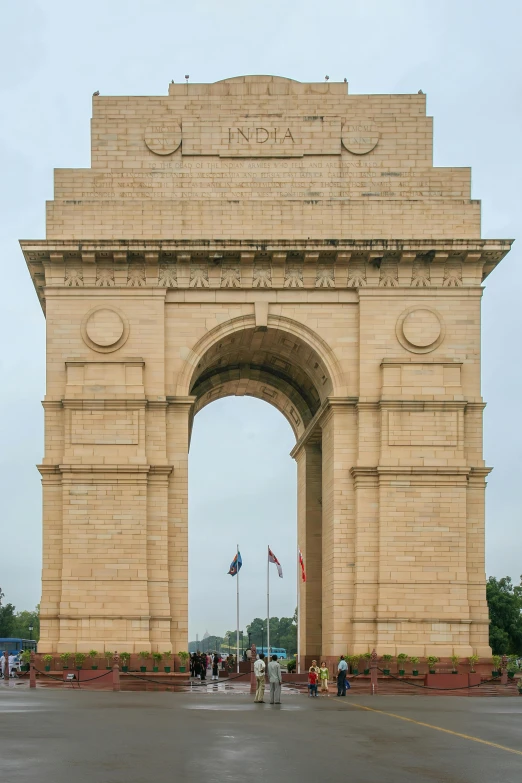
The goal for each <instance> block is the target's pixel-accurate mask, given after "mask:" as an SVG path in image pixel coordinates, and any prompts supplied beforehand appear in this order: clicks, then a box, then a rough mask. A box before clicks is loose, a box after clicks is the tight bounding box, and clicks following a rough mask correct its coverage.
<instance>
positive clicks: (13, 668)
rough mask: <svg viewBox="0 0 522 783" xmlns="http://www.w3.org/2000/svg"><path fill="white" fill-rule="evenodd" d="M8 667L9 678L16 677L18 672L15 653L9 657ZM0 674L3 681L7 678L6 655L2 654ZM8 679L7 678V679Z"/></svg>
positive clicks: (0, 656)
mask: <svg viewBox="0 0 522 783" xmlns="http://www.w3.org/2000/svg"><path fill="white" fill-rule="evenodd" d="M7 666H8V672H7V677H14V676H15V672H16V655H14V654H13V653H11V654H10V655H9V657H8V661H7ZM0 674H1V677H2V679H4V677H6V673H5V653H1V654H0ZM7 677H6V679H7Z"/></svg>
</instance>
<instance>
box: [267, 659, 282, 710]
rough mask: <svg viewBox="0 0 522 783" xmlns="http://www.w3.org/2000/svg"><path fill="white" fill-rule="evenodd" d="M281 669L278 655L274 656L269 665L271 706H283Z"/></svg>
mask: <svg viewBox="0 0 522 783" xmlns="http://www.w3.org/2000/svg"><path fill="white" fill-rule="evenodd" d="M282 679H283V678H282V676H281V667H280V665H279V664H278V662H277V655H272V660H271V661H270V663H269V664H268V682H269V683H270V704H281V682H282Z"/></svg>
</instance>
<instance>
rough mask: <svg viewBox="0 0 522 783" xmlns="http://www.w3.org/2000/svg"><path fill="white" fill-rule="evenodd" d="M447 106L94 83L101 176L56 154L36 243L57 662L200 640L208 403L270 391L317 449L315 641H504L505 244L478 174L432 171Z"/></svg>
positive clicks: (314, 644)
mask: <svg viewBox="0 0 522 783" xmlns="http://www.w3.org/2000/svg"><path fill="white" fill-rule="evenodd" d="M425 100H426V96H425V95H417V94H415V95H362V96H361V95H350V94H349V93H348V86H347V85H346V84H344V83H341V84H339V83H334V82H328V83H321V84H304V83H300V82H296V81H293V80H291V79H284V78H280V77H271V76H245V77H237V78H234V79H225V80H223V81H221V82H216V83H214V84H188V85H187V84H182V85H176V84H171V85H170V86H169V94H168V95H166V96H163V97H136V98H129V97H111V96H95V97H94V98H93V118H92V150H91V152H92V162H91V168H89V169H57V170H56V172H55V191H54V199H53V200H52V201H50V202H48V204H47V232H46V238H45V239H43V240H24V241H22V243H21V245H22V250H23V253H24V256H25V259H26V262H27V265H28V268H29V271H30V274H31V277H32V279H33V283H34V286H35V289H36V292H37V295H38V297H39V299H40V302H41V305H42V308H43V310H44V312H45V314H46V324H47V341H46V346H47V386H46V394H45V399H44V401H43V406H44V415H45V450H44V456H43V460H42V463H41V464H40V465H39V470H40V473H41V478H42V486H43V574H42V601H41V639H40V649H41V650H42V651H43V652H47V651H49V652H63V651H71V652H74V651H75V650H78V651H84V652H85V651H88V650H90V649H91V648H95V649H98V650H104V649H107V650H114V649H117V650H119V651H122V650H128V651H130V652H133V651H134V652H137V651H140V650H152V651H155V650H159V651H162V650H165V649H172V650H183V649H186V648H187V643H188V636H187V634H188V625H187V614H188V601H187V561H188V551H187V495H188V492H187V475H188V474H187V470H188V456H187V455H188V450H189V441H190V430H191V426H192V420H193V417H194V415H196V414H197V411H198V410H200V409H201V407H203V406H204V405H206V404H208V403H209V402H211V401H212V400H213V399H217V398H219V397H222V396H226V395H231V394H250V395H253V396H257V397H260V398H261V399H265V400H266V401H268V402H270V403H271V404H272V405H275V407H277V408H278V409H279V410H280V411H281V412H282V413H283V415H285V416H286V418H287V419H288V421H289V422H290V424H291V426H292V428H293V431H294V434H295V438H296V445H295V447H294V449H293V451H292V455H293V457H294V458H295V460H296V462H297V476H298V542H299V546H300V548H301V549H302V551H303V554H304V557H305V560H306V565H307V577H308V579H307V582H306V583H305V584H302V585H301V596H300V604H301V627H300V635H301V650H302V653H303V655H306V656H308V655H313V656H318V655H319V654H320V655H323V656H327V657H329V656H334V655H338V654H341V653H353V652H355V653H358V652H366V651H367V650H369V649H372V648H373V647H376V648H377V649H378V651H379V653H381V654H382V653H386V652H390V653H392V654H396V653H398V652H403V651H406V652H409V653H410V654H412V655H415V654H416V655H420V656H423V655H426V654H435V655H438V656H439V657H443V656H447V655H450V654H452V653H456V654H458V655H460V656H467V655H470V654H471V653H472V652H474V653H478V654H479V655H488V654H490V649H489V645H488V624H489V620H488V612H487V605H486V596H485V566H484V527H485V520H484V493H485V484H486V477H487V474H488V472H489V468H488V467H487V466H486V465H485V462H484V459H483V454H482V414H483V408H484V401H483V399H482V396H481V390H480V302H481V297H482V294H483V281H484V280H485V279H486V278H487V276H488V275H489V274H490V272H492V270H493V269H494V267H495V266H496V264H497V263H498V262H499V261H500V260H501V259H502V258H503V257H504V256H505V254H506V253H507V252H508V251H509V248H510V241H509V240H493V239H488V240H485V239H482V238H481V235H480V202H478V201H476V200H474V199H472V198H471V191H470V170H469V169H468V168H456V167H453V168H440V167H434V166H433V160H432V120H431V118H430V117H427V116H426V104H425ZM275 118H277V121H276V119H275ZM230 129H233V130H232V131H231V130H230ZM234 129H236V130H237V129H240V130H241V132H239V130H237V133H236V130H234ZM259 129H261V130H259ZM262 129H264V132H263V130H262ZM287 131H289V132H287Z"/></svg>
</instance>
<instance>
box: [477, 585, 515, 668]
mask: <svg viewBox="0 0 522 783" xmlns="http://www.w3.org/2000/svg"><path fill="white" fill-rule="evenodd" d="M521 580H522V577H521ZM486 596H487V602H488V607H489V618H490V620H491V624H490V626H489V643H490V645H491V649H492V651H493V654H494V655H510V654H514V655H520V653H521V652H522V614H521V611H522V584H521V585H513V583H512V581H511V578H510V577H509V576H506V577H503V578H502V579H496V578H495V577H494V576H490V577H489V579H488V582H487V585H486Z"/></svg>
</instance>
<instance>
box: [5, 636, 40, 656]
mask: <svg viewBox="0 0 522 783" xmlns="http://www.w3.org/2000/svg"><path fill="white" fill-rule="evenodd" d="M5 650H7V652H8V653H9V655H19V654H20V653H21V652H22V651H23V650H32V651H33V652H36V642H35V641H34V639H17V638H15V637H8V636H4V637H3V638H0V653H3V652H4V651H5Z"/></svg>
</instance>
